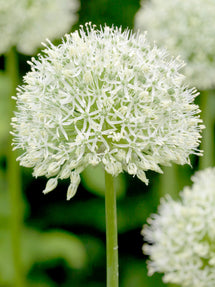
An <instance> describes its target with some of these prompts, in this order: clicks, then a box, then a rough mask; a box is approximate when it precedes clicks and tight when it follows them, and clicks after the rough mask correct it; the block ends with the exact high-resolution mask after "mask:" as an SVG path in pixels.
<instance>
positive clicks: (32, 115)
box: [12, 24, 202, 198]
mask: <svg viewBox="0 0 215 287" xmlns="http://www.w3.org/2000/svg"><path fill="white" fill-rule="evenodd" d="M44 45H45V44H44ZM45 46H46V48H45V50H44V51H43V55H39V57H38V59H34V58H33V59H32V61H31V62H30V65H31V71H30V72H29V73H27V75H26V76H25V78H24V81H25V84H24V85H23V86H21V87H19V88H18V94H17V105H18V112H17V113H16V116H15V117H14V118H13V120H12V121H13V123H12V125H13V128H14V145H15V148H21V149H23V150H24V153H23V154H22V155H21V156H20V157H19V161H20V164H21V165H23V166H26V167H33V168H34V173H33V174H34V175H35V176H41V175H45V176H46V177H48V178H49V177H55V178H52V179H50V181H48V184H47V187H46V189H45V192H48V191H50V190H52V189H54V188H55V186H56V185H57V179H58V178H60V179H64V178H68V177H70V179H71V185H70V187H69V192H68V198H70V197H71V195H73V194H74V193H75V191H76V189H77V186H78V184H79V182H80V176H79V174H80V173H81V172H82V171H83V170H84V169H85V167H86V166H88V165H92V166H96V165H98V164H100V163H101V164H102V165H103V166H104V168H105V170H106V171H107V172H108V173H110V174H112V175H113V176H117V175H118V174H119V173H121V172H122V171H123V170H124V171H126V172H128V173H129V174H131V175H137V177H138V178H140V179H141V180H142V181H143V182H145V183H147V182H148V180H147V179H146V175H145V171H147V170H154V171H157V172H161V169H160V167H159V164H162V165H169V164H170V162H176V163H179V164H185V163H188V162H189V155H190V154H192V153H194V154H200V153H201V152H200V151H198V149H197V147H198V145H199V138H200V131H201V129H202V125H201V124H200V123H201V120H200V119H199V116H198V115H197V114H198V113H199V109H198V106H197V105H194V104H193V100H194V98H195V96H196V95H197V93H196V91H195V90H194V89H187V88H186V87H184V85H183V84H182V81H183V76H182V75H181V74H180V73H179V69H180V68H181V67H182V65H183V63H182V62H181V61H180V60H179V59H173V58H171V59H168V56H167V55H166V52H165V51H164V50H160V49H158V48H157V47H156V46H154V47H150V45H149V43H148V41H147V39H146V36H145V35H141V34H132V32H130V31H129V30H126V31H124V32H122V31H121V28H120V29H119V28H114V27H108V26H105V27H104V28H101V29H100V30H97V29H96V28H95V27H94V26H92V25H91V24H86V29H84V28H83V27H81V28H80V30H79V31H76V32H74V33H71V34H69V35H66V36H65V39H63V42H62V44H60V45H59V46H54V45H53V44H52V43H51V42H49V43H48V44H47V45H45Z"/></svg>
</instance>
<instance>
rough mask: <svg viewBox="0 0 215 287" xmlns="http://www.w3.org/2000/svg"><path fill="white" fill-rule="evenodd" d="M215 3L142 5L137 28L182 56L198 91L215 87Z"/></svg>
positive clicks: (178, 0)
mask: <svg viewBox="0 0 215 287" xmlns="http://www.w3.org/2000/svg"><path fill="white" fill-rule="evenodd" d="M214 19H215V1H214V0H207V1H205V0H198V1H196V0H189V1H183V0H174V1H172V0H165V1H163V0H150V1H141V8H140V10H139V11H138V13H137V14H136V17H135V26H136V28H139V29H141V30H147V31H148V32H149V35H150V37H151V39H152V40H154V41H156V43H157V44H158V45H162V46H163V47H165V48H167V49H168V51H170V52H171V53H172V54H174V55H180V56H181V57H182V59H183V60H184V61H185V62H186V63H187V65H186V67H185V74H186V76H187V79H188V81H189V82H190V83H191V84H192V85H194V86H196V87H197V88H198V89H201V90H205V89H211V88H214V87H215V76H214V75H215V53H214V51H215V37H214V30H215V20H214Z"/></svg>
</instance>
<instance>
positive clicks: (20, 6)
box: [0, 0, 79, 55]
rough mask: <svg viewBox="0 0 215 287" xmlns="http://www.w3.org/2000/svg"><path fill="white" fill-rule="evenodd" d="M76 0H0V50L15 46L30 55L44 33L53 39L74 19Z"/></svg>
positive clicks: (44, 35)
mask: <svg viewBox="0 0 215 287" xmlns="http://www.w3.org/2000/svg"><path fill="white" fill-rule="evenodd" d="M78 8H79V1H78V0H0V32H1V41H0V54H4V53H6V52H7V51H8V50H9V49H10V48H11V47H13V46H16V48H17V50H18V51H19V52H21V53H23V54H27V55H32V54H33V53H35V51H36V49H37V48H38V47H40V45H41V42H42V41H44V40H45V39H46V38H47V37H48V38H50V39H56V38H59V37H62V35H63V34H64V33H66V32H68V31H69V30H70V29H71V26H72V25H73V24H74V23H75V22H76V20H77V15H76V14H75V13H76V11H77V10H78Z"/></svg>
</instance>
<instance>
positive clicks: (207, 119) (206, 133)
mask: <svg viewBox="0 0 215 287" xmlns="http://www.w3.org/2000/svg"><path fill="white" fill-rule="evenodd" d="M200 101H201V102H200V108H201V110H202V113H201V118H202V119H203V123H204V125H205V126H206V128H205V129H204V130H203V133H202V140H201V149H202V150H203V151H204V155H203V156H202V157H200V158H199V169H204V168H206V167H210V166H214V131H213V128H214V127H213V124H214V119H213V115H212V111H211V104H212V103H211V99H210V92H209V91H203V92H201V95H200Z"/></svg>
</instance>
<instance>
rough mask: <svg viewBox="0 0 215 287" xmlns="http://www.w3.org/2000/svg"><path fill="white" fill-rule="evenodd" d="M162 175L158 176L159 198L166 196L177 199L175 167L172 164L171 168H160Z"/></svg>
mask: <svg viewBox="0 0 215 287" xmlns="http://www.w3.org/2000/svg"><path fill="white" fill-rule="evenodd" d="M162 170H163V174H161V175H160V188H159V190H160V197H163V196H165V195H166V194H169V195H171V197H173V198H177V195H178V192H179V191H178V174H177V171H178V169H177V166H176V165H175V164H172V166H171V167H162Z"/></svg>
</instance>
